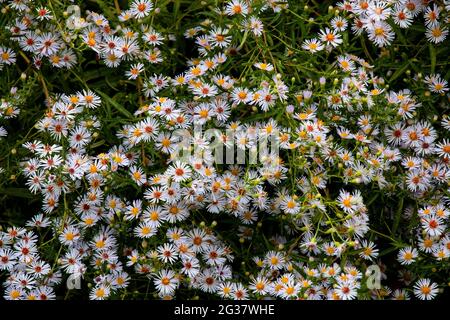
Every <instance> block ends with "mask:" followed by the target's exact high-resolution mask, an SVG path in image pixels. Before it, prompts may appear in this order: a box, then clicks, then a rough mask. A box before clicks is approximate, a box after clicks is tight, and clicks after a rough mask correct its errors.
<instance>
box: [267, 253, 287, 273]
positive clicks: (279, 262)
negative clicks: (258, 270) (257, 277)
mask: <svg viewBox="0 0 450 320" xmlns="http://www.w3.org/2000/svg"><path fill="white" fill-rule="evenodd" d="M264 264H265V265H266V266H267V267H269V268H270V269H271V270H280V269H283V268H284V266H285V258H284V256H283V254H281V253H280V252H275V251H269V252H267V254H266V256H265V258H264Z"/></svg>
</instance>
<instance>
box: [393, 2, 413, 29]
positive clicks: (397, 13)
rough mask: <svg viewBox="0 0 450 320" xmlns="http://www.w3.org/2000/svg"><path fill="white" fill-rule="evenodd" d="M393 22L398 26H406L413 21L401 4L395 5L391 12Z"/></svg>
mask: <svg viewBox="0 0 450 320" xmlns="http://www.w3.org/2000/svg"><path fill="white" fill-rule="evenodd" d="M392 16H393V18H394V23H395V24H396V25H398V26H399V27H400V28H408V27H409V26H410V25H411V24H412V23H413V17H412V15H411V14H410V13H409V12H408V11H407V10H405V9H404V8H403V7H402V6H396V8H395V9H394V12H393V13H392Z"/></svg>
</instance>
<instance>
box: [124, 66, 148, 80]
mask: <svg viewBox="0 0 450 320" xmlns="http://www.w3.org/2000/svg"><path fill="white" fill-rule="evenodd" d="M142 71H144V65H143V64H142V63H136V64H133V65H131V67H130V69H129V70H128V71H127V72H125V75H126V76H127V77H128V79H129V80H136V79H137V77H138V76H139V75H140V74H141V73H142Z"/></svg>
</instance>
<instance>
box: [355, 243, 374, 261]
mask: <svg viewBox="0 0 450 320" xmlns="http://www.w3.org/2000/svg"><path fill="white" fill-rule="evenodd" d="M361 249H362V251H361V252H360V254H359V255H360V256H361V257H363V258H364V259H366V260H372V259H375V258H376V257H378V249H377V248H376V247H375V243H373V242H372V241H367V240H363V241H362V242H361Z"/></svg>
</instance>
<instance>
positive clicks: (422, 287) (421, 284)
mask: <svg viewBox="0 0 450 320" xmlns="http://www.w3.org/2000/svg"><path fill="white" fill-rule="evenodd" d="M438 292H439V289H438V285H437V284H436V283H434V282H431V280H430V279H426V278H425V279H420V280H418V281H417V282H416V283H415V285H414V295H415V296H416V297H417V298H419V299H420V300H432V299H434V297H435V296H436V295H437V293H438Z"/></svg>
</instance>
